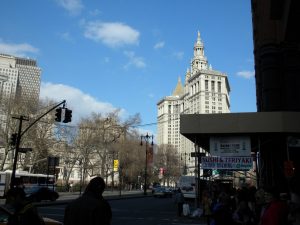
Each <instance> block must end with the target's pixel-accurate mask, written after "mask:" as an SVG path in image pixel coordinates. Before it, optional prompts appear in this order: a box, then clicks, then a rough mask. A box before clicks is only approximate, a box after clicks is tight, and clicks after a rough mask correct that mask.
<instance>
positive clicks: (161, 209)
mask: <svg viewBox="0 0 300 225" xmlns="http://www.w3.org/2000/svg"><path fill="white" fill-rule="evenodd" d="M109 203H110V205H111V207H112V212H113V220H112V225H192V224H198V225H202V224H205V223H204V222H203V219H201V221H200V219H194V218H187V217H178V216H177V215H176V206H175V204H174V202H173V199H172V198H154V197H139V198H124V199H119V200H118V199H114V200H109ZM64 208H65V204H64V205H49V206H45V207H38V209H39V212H40V213H41V214H42V215H43V216H46V217H50V218H53V219H56V220H59V221H63V214H64Z"/></svg>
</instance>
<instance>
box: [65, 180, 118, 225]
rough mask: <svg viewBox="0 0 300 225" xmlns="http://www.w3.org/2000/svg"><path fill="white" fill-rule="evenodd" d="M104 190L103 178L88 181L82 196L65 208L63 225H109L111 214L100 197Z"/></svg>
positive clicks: (107, 204)
mask: <svg viewBox="0 0 300 225" xmlns="http://www.w3.org/2000/svg"><path fill="white" fill-rule="evenodd" d="M104 189H105V182H104V180H103V178H101V177H95V178H93V179H92V180H90V182H89V184H88V185H87V187H86V189H85V191H84V193H83V195H82V196H80V197H79V198H77V199H75V200H74V201H72V202H71V203H69V204H68V205H67V207H66V208H65V214H64V225H110V224H111V219H112V212H111V207H110V205H109V203H108V202H107V201H106V200H105V199H104V198H103V196H102V194H103V192H104Z"/></svg>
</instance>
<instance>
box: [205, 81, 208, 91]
mask: <svg viewBox="0 0 300 225" xmlns="http://www.w3.org/2000/svg"><path fill="white" fill-rule="evenodd" d="M205 90H206V91H208V80H205Z"/></svg>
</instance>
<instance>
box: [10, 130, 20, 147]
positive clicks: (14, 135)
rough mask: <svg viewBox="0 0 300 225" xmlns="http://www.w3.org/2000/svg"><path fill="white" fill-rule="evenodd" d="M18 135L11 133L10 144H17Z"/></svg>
mask: <svg viewBox="0 0 300 225" xmlns="http://www.w3.org/2000/svg"><path fill="white" fill-rule="evenodd" d="M17 137H18V134H17V133H13V134H11V137H10V141H9V144H10V145H12V146H15V145H16V144H17Z"/></svg>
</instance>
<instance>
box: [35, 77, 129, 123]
mask: <svg viewBox="0 0 300 225" xmlns="http://www.w3.org/2000/svg"><path fill="white" fill-rule="evenodd" d="M40 97H41V99H51V100H54V101H57V102H60V101H62V100H66V102H67V107H68V108H69V109H72V111H73V113H72V119H73V121H74V122H75V123H76V122H78V121H79V120H80V118H82V117H87V116H90V115H91V113H92V112H95V113H101V114H103V115H106V114H107V113H109V112H112V111H114V110H116V109H117V108H116V107H114V106H113V105H112V104H110V103H107V102H101V101H99V100H97V99H95V98H94V97H92V96H90V95H89V94H86V93H83V92H82V91H81V90H79V89H77V88H74V87H71V86H67V85H63V84H53V83H43V82H42V85H41V92H40ZM124 114H126V112H125V110H124V109H122V110H121V114H120V116H124Z"/></svg>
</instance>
